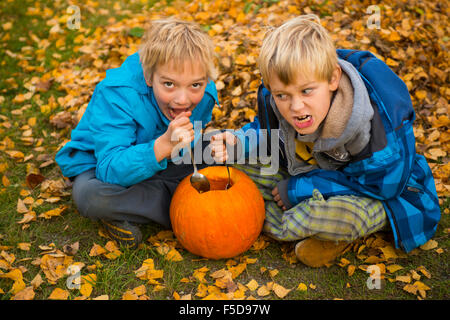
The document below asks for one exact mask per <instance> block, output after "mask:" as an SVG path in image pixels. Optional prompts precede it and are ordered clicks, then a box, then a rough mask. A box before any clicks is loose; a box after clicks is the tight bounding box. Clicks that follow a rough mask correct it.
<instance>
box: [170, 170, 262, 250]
mask: <svg viewBox="0 0 450 320" xmlns="http://www.w3.org/2000/svg"><path fill="white" fill-rule="evenodd" d="M229 169H230V176H231V187H230V188H229V189H228V190H225V186H226V184H227V182H228V174H227V170H226V167H224V166H214V167H213V166H212V167H207V168H204V169H202V170H199V172H200V173H202V174H204V175H205V176H206V177H207V178H208V180H209V182H210V185H211V190H210V191H208V192H203V193H198V192H197V190H195V189H194V188H193V187H192V185H191V183H190V180H189V179H190V176H188V177H186V178H185V179H184V180H182V181H181V183H180V184H179V185H178V187H177V189H176V190H175V193H174V195H173V198H172V202H171V204H170V220H171V223H172V229H173V232H174V234H175V236H176V237H177V239H178V241H179V242H180V243H181V245H182V246H183V247H184V248H185V249H186V250H188V251H189V252H191V253H194V254H196V255H199V256H202V257H205V258H210V259H222V258H231V257H235V256H237V255H239V254H241V253H243V252H245V251H247V250H248V249H249V248H250V247H251V246H252V244H253V243H254V242H255V240H256V239H257V238H258V235H259V234H260V232H261V230H262V227H263V223H264V218H265V209H264V200H263V198H262V195H261V193H260V191H259V190H258V188H257V187H256V185H255V183H254V182H253V181H252V180H251V179H250V178H249V177H248V176H247V175H246V174H245V173H243V172H242V171H239V170H238V169H235V168H232V167H230V168H229Z"/></svg>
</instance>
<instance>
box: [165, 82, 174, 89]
mask: <svg viewBox="0 0 450 320" xmlns="http://www.w3.org/2000/svg"><path fill="white" fill-rule="evenodd" d="M164 86H165V87H166V88H173V82H170V81H165V82H164Z"/></svg>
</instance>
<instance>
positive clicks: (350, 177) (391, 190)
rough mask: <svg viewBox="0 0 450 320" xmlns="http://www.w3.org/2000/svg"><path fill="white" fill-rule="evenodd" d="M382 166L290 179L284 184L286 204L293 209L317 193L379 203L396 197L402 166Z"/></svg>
mask: <svg viewBox="0 0 450 320" xmlns="http://www.w3.org/2000/svg"><path fill="white" fill-rule="evenodd" d="M394 158H395V157H393V159H392V161H389V162H388V163H384V166H377V167H375V168H370V169H369V168H366V169H365V170H364V169H362V168H361V170H359V172H358V171H355V170H354V168H352V167H351V165H349V166H348V167H347V168H344V169H343V170H339V171H334V170H324V169H315V170H312V171H310V172H307V173H305V174H301V175H297V176H294V177H291V178H290V179H289V181H288V184H287V195H288V198H289V201H290V202H291V203H292V204H293V205H295V204H297V203H299V202H301V201H303V200H305V199H307V198H310V197H311V196H312V192H313V189H318V190H319V191H320V193H322V195H323V196H324V197H325V198H327V197H330V196H336V195H356V196H363V197H370V198H374V199H378V200H381V201H383V200H389V199H392V198H394V197H397V196H398V195H399V194H400V193H401V192H402V190H403V187H404V183H402V182H401V179H399V177H401V176H402V174H403V170H404V164H403V163H402V161H401V160H400V159H394Z"/></svg>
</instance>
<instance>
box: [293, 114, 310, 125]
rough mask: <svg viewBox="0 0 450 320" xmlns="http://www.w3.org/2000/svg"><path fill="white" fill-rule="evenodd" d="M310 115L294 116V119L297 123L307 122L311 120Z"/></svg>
mask: <svg viewBox="0 0 450 320" xmlns="http://www.w3.org/2000/svg"><path fill="white" fill-rule="evenodd" d="M311 118H312V117H311V116H310V115H306V116H301V117H295V120H297V122H299V123H303V122H308V121H310V120H311Z"/></svg>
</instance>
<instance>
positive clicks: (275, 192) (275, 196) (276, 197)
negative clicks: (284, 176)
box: [272, 187, 286, 211]
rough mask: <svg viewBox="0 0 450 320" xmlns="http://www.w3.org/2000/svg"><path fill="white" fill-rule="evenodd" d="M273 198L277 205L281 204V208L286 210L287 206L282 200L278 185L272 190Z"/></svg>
mask: <svg viewBox="0 0 450 320" xmlns="http://www.w3.org/2000/svg"><path fill="white" fill-rule="evenodd" d="M272 195H273V200H274V201H275V202H276V203H277V206H279V207H280V208H281V209H283V210H284V211H286V206H285V205H284V203H283V201H282V200H281V197H280V193H279V192H278V187H275V188H274V189H273V190H272Z"/></svg>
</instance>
